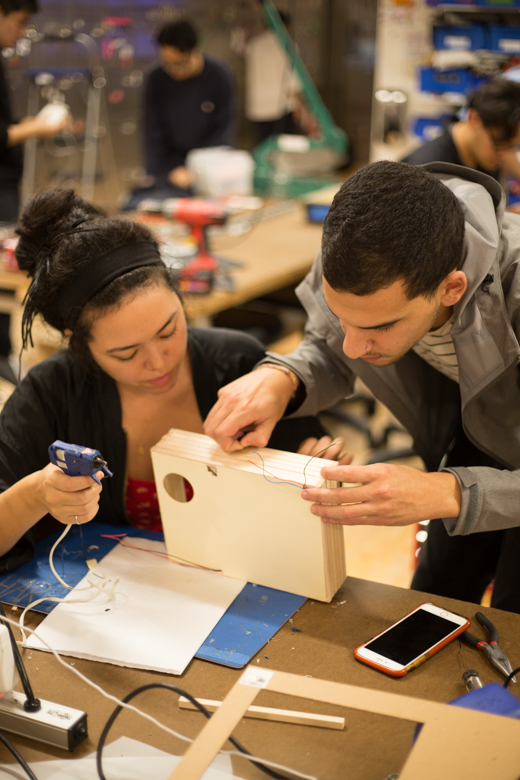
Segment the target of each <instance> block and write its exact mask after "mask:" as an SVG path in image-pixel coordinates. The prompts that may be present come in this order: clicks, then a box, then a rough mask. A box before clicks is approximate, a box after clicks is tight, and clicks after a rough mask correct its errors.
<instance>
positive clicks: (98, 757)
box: [96, 683, 288, 780]
mask: <svg viewBox="0 0 520 780" xmlns="http://www.w3.org/2000/svg"><path fill="white" fill-rule="evenodd" d="M153 688H165V689H166V690H167V691H173V693H178V694H179V696H184V697H185V698H186V699H188V701H190V702H191V703H192V704H193V705H194V706H195V707H196V708H197V709H198V710H200V712H202V714H203V715H205V716H206V718H208V720H209V718H211V714H212V713H211V712H210V711H209V710H207V709H206V707H204V705H203V704H201V703H200V702H199V701H197V699H195V698H194V697H193V696H191V695H190V694H189V693H187V692H186V691H183V690H182V688H177V686H176V685H170V683H149V684H148V685H141V687H140V688H136V689H135V690H133V691H131V692H130V693H129V694H128V695H127V696H125V698H124V699H122V701H123V702H124V703H125V704H127V703H128V702H129V701H131V700H132V699H133V698H134V697H135V696H138V694H140V693H143V692H144V691H149V690H152V689H153ZM122 709H124V708H123V707H122V705H121V704H118V705H117V707H116V708H115V710H114V712H113V713H112V715H111V716H110V717H109V719H108V720H107V722H106V724H105V727H104V729H103V731H102V732H101V736H100V737H99V742H98V746H97V752H96V769H97V773H98V776H99V778H100V780H107V778H106V776H105V774H104V772H103V767H102V758H103V748H104V746H105V742H106V738H107V736H108V732H109V731H110V729H111V728H112V726H113V724H114V722H115V720H116V718H117V716H118V715H119V713H120V712H121V710H122ZM229 741H230V742H231V743H232V744H233V745H234V746H235V747H236V748H237V750H239V751H240V752H241V753H243V754H244V755H245V756H247V757H250V758H249V760H250V761H251V763H252V764H253V765H254V766H256V767H257V769H260V770H261V771H262V772H265V774H266V775H269V777H273V778H275V780H288V778H287V775H281V774H279V773H278V772H275V771H274V770H273V769H269V768H268V767H266V766H264V765H263V764H261V763H260V762H259V761H254V760H253V759H252V758H251V753H250V752H249V751H248V750H246V748H245V747H244V746H243V745H241V744H240V742H239V741H238V740H237V739H235V737H232V736H230V737H229Z"/></svg>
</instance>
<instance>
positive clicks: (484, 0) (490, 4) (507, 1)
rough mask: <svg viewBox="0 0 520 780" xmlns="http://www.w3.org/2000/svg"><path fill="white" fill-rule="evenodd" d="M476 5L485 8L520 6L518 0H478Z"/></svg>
mask: <svg viewBox="0 0 520 780" xmlns="http://www.w3.org/2000/svg"><path fill="white" fill-rule="evenodd" d="M475 5H480V6H482V7H483V8H518V6H519V5H520V4H519V2H518V0H476V3H475Z"/></svg>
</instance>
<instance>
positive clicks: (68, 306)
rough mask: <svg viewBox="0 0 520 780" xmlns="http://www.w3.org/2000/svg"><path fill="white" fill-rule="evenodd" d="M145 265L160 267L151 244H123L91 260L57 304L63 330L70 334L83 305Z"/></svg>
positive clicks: (160, 263) (156, 251)
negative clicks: (68, 329) (68, 330)
mask: <svg viewBox="0 0 520 780" xmlns="http://www.w3.org/2000/svg"><path fill="white" fill-rule="evenodd" d="M146 265H163V262H162V260H161V256H160V254H159V250H158V249H157V247H156V246H155V245H154V244H152V242H151V241H134V242H133V243H132V244H124V245H123V246H118V247H116V249H112V250H111V251H110V252H107V254H106V255H101V256H100V257H97V258H96V259H95V260H92V261H91V262H90V263H88V265H86V266H84V267H83V268H82V269H81V270H80V271H78V273H77V274H75V276H74V277H73V278H72V279H71V280H70V281H69V283H68V284H67V285H66V287H65V288H64V290H63V291H62V293H61V295H60V297H59V298H58V301H57V305H56V306H57V309H58V311H59V312H60V313H61V315H62V317H63V321H64V323H65V325H64V327H65V328H70V329H71V330H73V328H74V325H75V324H76V322H77V319H78V317H79V315H80V314H81V311H82V309H83V307H84V306H85V304H87V303H88V302H89V301H90V300H91V299H92V298H93V297H94V295H96V293H98V292H99V291H100V290H102V289H103V287H106V286H107V284H110V282H113V281H114V279H117V278H118V277H119V276H123V274H126V273H128V271H133V270H135V269H136V268H141V267H143V266H146Z"/></svg>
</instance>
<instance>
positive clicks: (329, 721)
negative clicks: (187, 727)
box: [179, 696, 345, 729]
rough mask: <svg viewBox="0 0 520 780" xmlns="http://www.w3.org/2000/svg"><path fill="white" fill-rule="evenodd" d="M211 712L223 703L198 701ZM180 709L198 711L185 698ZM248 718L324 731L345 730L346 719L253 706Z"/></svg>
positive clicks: (208, 700)
mask: <svg viewBox="0 0 520 780" xmlns="http://www.w3.org/2000/svg"><path fill="white" fill-rule="evenodd" d="M197 701H198V702H199V703H200V704H202V705H204V707H206V709H207V710H209V711H210V712H215V710H217V709H218V708H219V707H220V705H221V704H222V702H221V701H213V700H212V699H197ZM179 707H180V708H181V709H183V710H196V709H197V708H196V707H195V705H194V704H192V703H191V701H189V700H188V699H186V697H185V696H181V697H180V698H179ZM245 717H246V718H259V719H260V720H276V721H279V722H280V723H297V724H299V725H300V726H319V727H320V728H324V729H344V728H345V718H336V717H334V716H332V715H316V714H315V713H314V712H298V711H296V710H278V709H273V708H272V707H257V706H255V705H252V706H251V707H249V709H248V710H247V712H246V713H245Z"/></svg>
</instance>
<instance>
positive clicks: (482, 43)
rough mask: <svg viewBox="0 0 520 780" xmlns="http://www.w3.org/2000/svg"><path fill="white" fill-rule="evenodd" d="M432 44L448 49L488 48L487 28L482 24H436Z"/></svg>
mask: <svg viewBox="0 0 520 780" xmlns="http://www.w3.org/2000/svg"><path fill="white" fill-rule="evenodd" d="M433 45H434V48H436V49H449V50H450V51H475V50H476V49H488V48H489V37H488V30H487V27H486V25H484V24H465V25H460V26H459V25H451V26H446V25H438V26H435V27H434V28H433Z"/></svg>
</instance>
